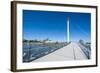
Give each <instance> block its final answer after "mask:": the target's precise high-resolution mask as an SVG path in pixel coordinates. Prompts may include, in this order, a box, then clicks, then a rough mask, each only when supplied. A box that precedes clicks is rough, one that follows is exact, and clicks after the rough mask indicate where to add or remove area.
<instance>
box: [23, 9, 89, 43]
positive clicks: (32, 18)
mask: <svg viewBox="0 0 100 73" xmlns="http://www.w3.org/2000/svg"><path fill="white" fill-rule="evenodd" d="M68 17H69V21H70V41H78V40H80V39H82V40H84V41H90V38H91V37H90V32H91V28H90V27H91V14H90V13H75V12H73V13H72V12H53V11H52V12H51V11H34V10H23V38H24V39H27V40H32V39H33V40H34V39H37V40H44V39H46V38H49V39H50V40H52V41H61V42H63V41H67V18H68Z"/></svg>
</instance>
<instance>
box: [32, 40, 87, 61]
mask: <svg viewBox="0 0 100 73" xmlns="http://www.w3.org/2000/svg"><path fill="white" fill-rule="evenodd" d="M83 59H87V57H86V55H85V54H84V52H83V51H82V50H81V48H80V47H79V45H78V43H75V42H72V43H70V44H69V45H67V46H65V47H63V48H61V49H59V50H57V51H54V52H52V53H50V54H48V55H46V56H43V57H41V58H39V59H36V60H34V61H33V62H42V61H43V62H44V61H66V60H83Z"/></svg>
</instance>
